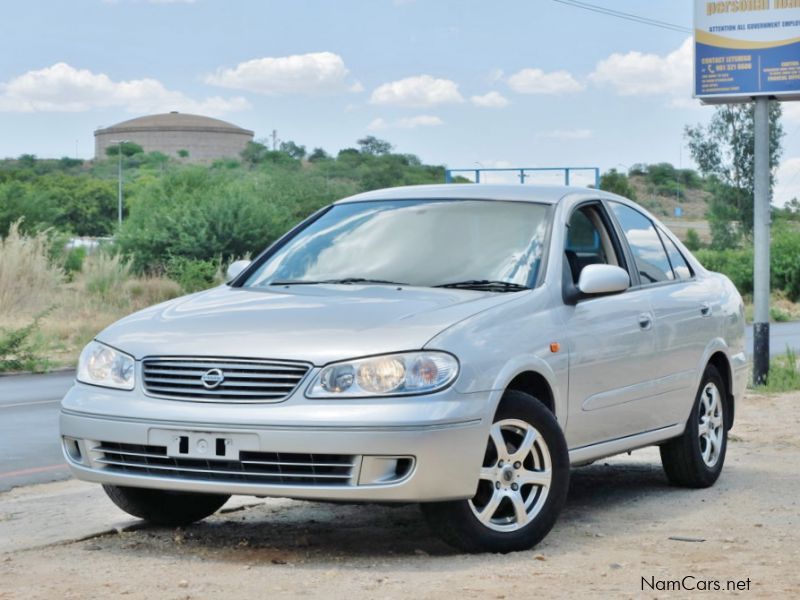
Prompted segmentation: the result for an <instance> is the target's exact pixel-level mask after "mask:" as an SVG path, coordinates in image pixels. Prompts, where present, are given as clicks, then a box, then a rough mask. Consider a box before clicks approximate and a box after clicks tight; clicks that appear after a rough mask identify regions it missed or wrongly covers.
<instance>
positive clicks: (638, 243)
mask: <svg viewBox="0 0 800 600" xmlns="http://www.w3.org/2000/svg"><path fill="white" fill-rule="evenodd" d="M609 205H610V206H611V210H612V211H613V212H614V215H615V216H616V217H617V220H618V221H619V224H620V226H621V227H622V231H623V232H624V233H625V238H626V239H627V240H628V245H629V246H630V248H631V252H632V253H633V259H634V261H635V262H636V270H637V271H639V278H640V279H641V281H642V284H644V285H647V284H649V283H658V282H660V281H670V280H672V279H674V278H675V275H674V274H673V273H672V267H671V266H670V264H669V259H668V258H667V253H666V252H665V251H664V246H663V244H662V243H661V238H659V237H658V233H656V229H655V227H654V226H653V223H652V221H650V219H648V218H647V217H645V216H644V215H643V214H642V213H640V212H639V211H636V210H634V209H632V208H629V207H627V206H625V205H624V204H619V203H618V202H609Z"/></svg>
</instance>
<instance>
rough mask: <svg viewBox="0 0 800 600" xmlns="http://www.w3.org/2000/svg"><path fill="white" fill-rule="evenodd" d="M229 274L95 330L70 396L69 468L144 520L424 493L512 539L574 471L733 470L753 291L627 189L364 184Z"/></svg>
mask: <svg viewBox="0 0 800 600" xmlns="http://www.w3.org/2000/svg"><path fill="white" fill-rule="evenodd" d="M229 275H230V277H231V280H230V281H229V282H228V283H227V284H226V285H222V286H220V287H217V288H214V289H210V290H208V291H205V292H200V293H197V294H192V295H190V296H185V297H182V298H178V299H175V300H172V301H169V302H166V303H163V304H160V305H157V306H153V307H151V308H148V309H146V310H143V311H141V312H138V313H136V314H133V315H131V316H129V317H126V318H124V319H122V320H121V321H119V322H117V323H115V324H113V325H111V326H110V327H108V328H107V329H105V330H104V331H102V332H101V333H100V334H99V335H98V336H97V338H96V339H95V340H94V341H93V342H91V343H90V344H89V345H88V346H87V347H86V348H85V349H84V351H83V353H82V355H81V357H80V363H79V368H78V373H77V381H76V383H75V385H74V387H72V389H70V391H69V392H68V393H67V395H66V397H65V398H64V400H63V403H62V412H61V435H62V441H63V448H64V455H65V457H66V459H67V462H68V463H69V466H70V468H71V469H72V473H73V474H74V475H75V476H76V477H77V478H79V479H84V480H87V481H94V482H98V483H101V484H103V487H104V488H105V490H106V492H107V493H108V495H109V497H110V498H111V500H113V501H114V502H115V503H116V504H117V505H118V506H119V507H121V508H122V509H123V510H125V511H127V512H128V513H130V514H132V515H134V516H136V517H140V518H142V519H145V520H147V521H150V522H152V523H155V524H163V525H180V524H187V523H191V522H193V521H197V520H199V519H202V518H204V517H206V516H208V515H210V514H212V513H213V512H215V511H216V510H217V509H218V508H220V507H221V506H222V504H223V503H224V502H225V501H226V500H227V499H228V498H229V496H230V495H231V494H246V495H255V496H272V497H287V498H304V499H310V500H333V501H355V502H419V503H421V505H422V509H423V512H424V513H425V515H426V517H427V518H428V520H429V522H430V523H431V526H432V527H433V528H434V529H435V530H436V531H437V532H438V533H439V534H440V535H441V536H442V537H443V538H444V539H445V540H446V541H447V542H449V543H451V544H452V545H454V546H456V547H458V548H461V549H463V550H466V551H472V552H477V551H492V552H508V551H514V550H521V549H526V548H530V547H532V546H533V545H534V544H536V543H537V542H538V541H540V540H541V539H542V538H543V537H544V536H545V535H546V534H547V533H548V531H549V530H550V528H551V527H552V526H553V524H554V522H555V521H556V518H557V516H558V514H559V511H560V509H561V507H562V506H563V504H564V502H565V498H566V496H567V489H568V487H569V476H570V468H571V467H574V466H579V465H585V464H589V463H591V462H592V461H595V460H597V459H599V458H602V457H606V456H610V455H613V454H618V453H621V452H625V451H629V450H633V449H636V448H641V447H643V446H651V445H658V446H659V447H660V450H661V460H662V463H663V466H664V471H665V472H666V476H667V478H668V479H669V481H670V482H672V483H673V484H675V485H680V486H686V487H694V488H699V487H706V486H710V485H712V484H713V483H714V481H715V480H716V479H717V477H719V474H720V471H721V470H722V465H723V462H724V460H725V449H726V442H727V433H728V430H729V429H730V428H731V426H732V424H733V418H734V407H735V404H736V402H737V401H739V400H740V399H741V397H742V394H743V392H744V385H745V378H746V368H747V361H746V356H745V348H744V343H745V342H744V313H743V306H742V299H741V297H740V296H739V294H738V292H737V291H736V288H735V287H734V286H733V285H732V284H731V282H730V281H729V280H728V279H727V278H725V277H724V276H722V275H719V274H716V273H711V272H709V271H707V270H706V269H704V268H703V266H702V265H701V264H700V263H698V262H697V260H696V259H695V258H694V257H693V256H692V255H691V253H690V252H689V251H688V250H687V249H686V248H685V247H684V246H683V245H682V244H681V243H680V241H679V240H677V239H676V238H675V236H674V235H673V234H671V233H670V232H669V231H668V230H667V229H666V228H665V227H664V226H663V225H662V224H661V223H659V221H658V220H657V219H655V218H654V217H653V216H652V215H651V214H649V213H648V212H647V211H645V210H644V209H642V208H641V207H639V206H637V205H636V204H634V203H633V202H631V201H629V200H627V199H625V198H621V197H619V196H615V195H612V194H608V193H604V192H600V191H597V190H592V189H585V188H568V187H536V186H527V185H525V186H523V185H519V186H490V185H436V186H415V187H405V188H394V189H387V190H379V191H374V192H369V193H365V194H359V195H357V196H353V197H350V198H346V199H344V200H341V201H339V202H336V203H335V204H333V205H331V206H328V207H326V208H324V209H322V210H320V211H318V212H317V213H315V214H314V215H312V216H311V217H309V218H308V219H306V220H305V221H303V222H302V223H300V224H299V225H298V226H297V227H295V228H294V229H292V230H291V231H289V232H288V233H287V234H286V235H284V236H283V237H282V238H280V239H279V240H278V241H277V242H275V243H274V244H272V245H271V246H270V247H269V248H268V249H267V250H265V251H264V252H263V253H262V254H261V255H260V256H258V257H257V258H256V259H255V260H253V261H252V263H245V264H242V263H235V264H234V265H232V268H231V271H230V272H229Z"/></svg>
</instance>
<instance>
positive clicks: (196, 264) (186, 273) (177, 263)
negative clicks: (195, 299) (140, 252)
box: [166, 256, 220, 294]
mask: <svg viewBox="0 0 800 600" xmlns="http://www.w3.org/2000/svg"><path fill="white" fill-rule="evenodd" d="M219 272H220V263H219V261H214V260H202V259H191V258H184V257H182V256H173V257H172V258H171V259H170V260H169V261H168V262H167V264H166V275H167V277H169V278H170V279H172V280H173V281H177V282H178V284H179V285H180V286H181V289H182V290H183V292H184V293H187V294H191V293H193V292H199V291H200V290H204V289H207V288H209V287H211V286H212V285H214V284H215V283H217V274H218V273H219Z"/></svg>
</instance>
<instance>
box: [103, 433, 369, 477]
mask: <svg viewBox="0 0 800 600" xmlns="http://www.w3.org/2000/svg"><path fill="white" fill-rule="evenodd" d="M93 451H94V452H97V453H99V454H100V457H99V458H95V459H94V460H95V462H96V463H99V464H101V465H104V469H105V470H107V471H114V472H116V473H131V474H134V475H149V476H152V477H172V478H176V477H177V478H180V479H193V480H199V481H209V480H212V481H224V482H229V483H255V484H262V485H269V484H287V485H317V486H332V485H351V484H352V479H353V470H354V468H355V464H356V457H355V456H351V455H346V454H296V453H285V452H249V451H247V452H246V451H242V452H240V453H239V460H214V459H209V460H205V459H196V458H172V457H170V456H167V448H166V447H165V446H145V445H141V444H120V443H117V442H100V445H99V446H97V447H95V448H94V449H93Z"/></svg>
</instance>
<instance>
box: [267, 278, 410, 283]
mask: <svg viewBox="0 0 800 600" xmlns="http://www.w3.org/2000/svg"><path fill="white" fill-rule="evenodd" d="M325 283H333V284H344V285H350V284H354V283H377V284H381V285H408V284H407V283H401V282H399V281H387V280H386V279H367V278H364V277H343V278H342V279H323V280H320V281H312V280H305V279H298V280H290V281H272V282H270V284H269V285H321V284H325Z"/></svg>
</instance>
